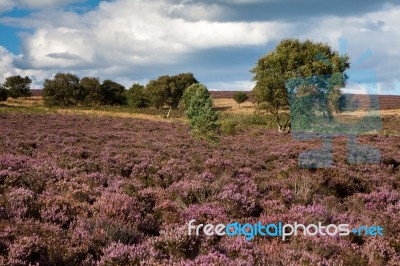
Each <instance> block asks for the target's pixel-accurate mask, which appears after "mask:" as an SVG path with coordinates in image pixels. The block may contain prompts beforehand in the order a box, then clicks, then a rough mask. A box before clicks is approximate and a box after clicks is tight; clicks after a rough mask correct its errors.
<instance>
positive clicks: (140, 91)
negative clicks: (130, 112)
mask: <svg viewBox="0 0 400 266" xmlns="http://www.w3.org/2000/svg"><path fill="white" fill-rule="evenodd" d="M126 98H127V101H128V105H129V106H133V107H136V108H145V107H148V106H149V105H150V99H149V97H148V96H147V95H146V93H145V88H144V86H143V85H141V84H139V83H135V84H133V85H132V87H130V88H129V90H127V91H126Z"/></svg>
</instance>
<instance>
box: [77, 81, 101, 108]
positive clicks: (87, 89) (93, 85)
mask: <svg viewBox="0 0 400 266" xmlns="http://www.w3.org/2000/svg"><path fill="white" fill-rule="evenodd" d="M80 85H81V86H82V89H83V91H84V94H85V99H84V103H85V104H86V105H89V106H98V105H101V104H102V103H103V102H104V95H103V92H102V90H101V85H100V81H99V78H95V77H84V78H82V79H81V80H80Z"/></svg>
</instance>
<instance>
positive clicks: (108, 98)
mask: <svg viewBox="0 0 400 266" xmlns="http://www.w3.org/2000/svg"><path fill="white" fill-rule="evenodd" d="M101 91H102V93H103V95H104V100H103V104H106V105H122V104H126V96H125V87H124V86H122V85H121V84H119V83H117V82H114V81H112V80H109V79H107V80H105V81H103V83H102V84H101Z"/></svg>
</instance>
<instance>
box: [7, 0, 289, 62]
mask: <svg viewBox="0 0 400 266" xmlns="http://www.w3.org/2000/svg"><path fill="white" fill-rule="evenodd" d="M186 8H187V9H188V10H196V9H200V10H203V13H206V11H207V10H208V9H210V10H214V11H215V10H216V9H215V6H214V5H210V6H205V5H204V4H202V5H201V6H196V5H195V4H191V3H189V4H182V3H180V4H173V3H172V2H168V1H142V0H135V1H128V0H119V1H114V2H102V3H101V4H100V6H99V8H98V9H97V10H94V11H91V12H88V13H86V14H83V15H80V16H79V15H77V14H71V13H69V12H58V13H53V14H52V15H51V16H50V21H46V17H48V16H46V15H45V14H43V13H42V14H38V15H35V16H34V17H33V18H32V20H33V22H32V21H30V20H29V19H28V20H25V21H24V23H29V24H30V25H32V24H35V23H36V24H37V29H36V30H35V32H34V33H33V34H31V35H28V36H26V37H25V38H24V41H23V55H24V56H23V57H22V58H21V59H20V60H19V64H21V65H26V66H28V67H31V68H35V69H41V68H56V67H59V68H71V69H73V68H87V67H90V66H92V67H100V68H104V67H109V66H116V65H117V66H132V67H137V66H140V65H146V64H171V63H175V62H177V61H179V59H180V58H181V57H182V56H184V55H185V54H186V53H189V52H193V51H197V50H201V49H208V48H216V47H237V46H251V45H262V44H266V43H267V42H269V41H271V40H274V39H276V38H278V37H279V36H281V35H282V33H283V32H285V31H286V30H287V28H288V25H286V24H282V23H274V22H251V23H250V22H215V21H208V20H187V19H185V18H182V17H177V13H176V12H175V11H174V10H181V11H182V13H184V12H183V11H184V10H186ZM215 12H217V11H215ZM171 14H173V15H171ZM55 16H57V20H56V22H55V23H52V21H53V20H54V17H55ZM3 21H4V20H3ZM5 21H8V23H11V24H12V23H13V21H12V20H10V19H8V20H7V19H5ZM38 21H40V23H39V22H38ZM14 23H15V21H14ZM19 23H21V21H19ZM51 24H55V25H51ZM50 25H51V26H50Z"/></svg>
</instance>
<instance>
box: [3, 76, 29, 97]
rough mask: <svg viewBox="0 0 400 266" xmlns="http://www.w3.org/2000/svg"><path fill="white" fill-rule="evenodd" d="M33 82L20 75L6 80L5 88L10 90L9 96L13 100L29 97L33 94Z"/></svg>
mask: <svg viewBox="0 0 400 266" xmlns="http://www.w3.org/2000/svg"><path fill="white" fill-rule="evenodd" d="M31 84H32V80H31V79H30V78H29V77H24V78H23V77H21V76H20V75H17V76H12V77H8V78H6V81H5V82H4V84H3V87H4V88H5V89H7V90H8V92H7V93H8V96H9V97H12V98H19V97H29V96H31V95H32V93H31V89H30V87H31Z"/></svg>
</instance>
